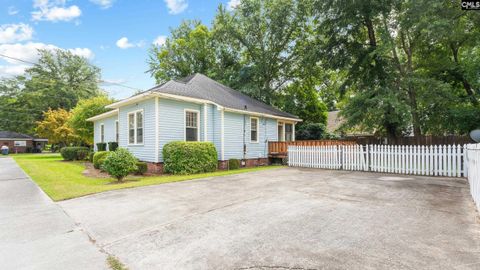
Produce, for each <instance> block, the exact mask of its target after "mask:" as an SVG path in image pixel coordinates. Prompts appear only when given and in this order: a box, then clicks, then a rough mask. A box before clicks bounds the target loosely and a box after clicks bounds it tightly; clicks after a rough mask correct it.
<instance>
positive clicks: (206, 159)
mask: <svg viewBox="0 0 480 270" xmlns="http://www.w3.org/2000/svg"><path fill="white" fill-rule="evenodd" d="M163 161H164V162H163V170H164V172H165V173H172V174H194V173H203V172H213V171H216V170H217V165H218V158H217V150H216V149H215V145H214V144H213V143H211V142H171V143H167V144H166V145H165V146H164V147H163Z"/></svg>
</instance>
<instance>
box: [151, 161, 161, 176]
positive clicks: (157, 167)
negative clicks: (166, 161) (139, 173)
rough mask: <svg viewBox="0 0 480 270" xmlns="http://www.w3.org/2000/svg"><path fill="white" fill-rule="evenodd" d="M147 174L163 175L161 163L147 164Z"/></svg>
mask: <svg viewBox="0 0 480 270" xmlns="http://www.w3.org/2000/svg"><path fill="white" fill-rule="evenodd" d="M147 173H151V174H163V163H162V162H159V163H155V162H147Z"/></svg>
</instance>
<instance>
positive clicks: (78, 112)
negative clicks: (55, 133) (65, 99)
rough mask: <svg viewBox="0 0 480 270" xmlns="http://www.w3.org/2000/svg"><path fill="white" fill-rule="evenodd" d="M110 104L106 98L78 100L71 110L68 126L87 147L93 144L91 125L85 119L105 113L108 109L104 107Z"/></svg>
mask: <svg viewBox="0 0 480 270" xmlns="http://www.w3.org/2000/svg"><path fill="white" fill-rule="evenodd" d="M112 102H113V100H112V99H110V98H108V97H106V96H97V97H93V98H89V99H83V100H80V101H79V102H78V104H77V106H75V108H73V109H72V111H71V117H70V119H69V120H68V125H69V126H70V127H71V128H72V129H73V132H74V134H75V135H76V136H77V137H78V138H79V141H80V142H82V143H84V144H87V145H92V144H93V123H92V122H89V121H87V119H88V118H90V117H93V116H95V115H99V114H101V113H104V112H107V111H108V109H106V108H105V106H107V105H108V104H111V103H112Z"/></svg>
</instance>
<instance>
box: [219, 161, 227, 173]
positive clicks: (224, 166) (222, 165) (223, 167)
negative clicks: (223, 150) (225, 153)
mask: <svg viewBox="0 0 480 270" xmlns="http://www.w3.org/2000/svg"><path fill="white" fill-rule="evenodd" d="M218 169H219V170H221V171H224V170H228V160H219V161H218Z"/></svg>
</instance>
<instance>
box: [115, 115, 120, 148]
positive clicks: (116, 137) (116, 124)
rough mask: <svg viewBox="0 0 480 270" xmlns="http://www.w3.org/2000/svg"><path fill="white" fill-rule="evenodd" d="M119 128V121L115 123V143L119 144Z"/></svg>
mask: <svg viewBox="0 0 480 270" xmlns="http://www.w3.org/2000/svg"><path fill="white" fill-rule="evenodd" d="M118 134H119V128H118V120H117V121H115V141H116V142H117V143H118V138H119V135H118Z"/></svg>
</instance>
